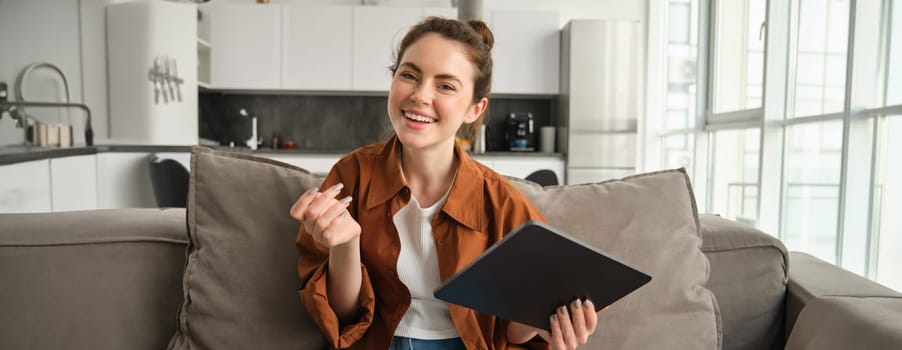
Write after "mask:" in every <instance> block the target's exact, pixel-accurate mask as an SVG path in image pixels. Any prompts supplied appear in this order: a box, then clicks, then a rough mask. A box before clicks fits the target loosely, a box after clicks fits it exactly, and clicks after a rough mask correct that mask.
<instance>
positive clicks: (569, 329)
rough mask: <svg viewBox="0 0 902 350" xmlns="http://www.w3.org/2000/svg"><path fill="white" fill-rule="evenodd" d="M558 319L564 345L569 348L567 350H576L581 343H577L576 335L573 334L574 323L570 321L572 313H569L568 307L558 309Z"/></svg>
mask: <svg viewBox="0 0 902 350" xmlns="http://www.w3.org/2000/svg"><path fill="white" fill-rule="evenodd" d="M557 319H558V328H559V329H560V330H561V336H562V337H563V341H564V345H566V346H567V349H576V347H577V346H579V342H577V340H576V334H575V333H574V332H573V322H572V321H570V312H568V311H567V305H563V306H560V307H558V308H557Z"/></svg>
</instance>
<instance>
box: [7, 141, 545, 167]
mask: <svg viewBox="0 0 902 350" xmlns="http://www.w3.org/2000/svg"><path fill="white" fill-rule="evenodd" d="M191 147H192V146H157V145H96V146H80V147H69V148H52V147H27V146H0V165H7V164H15V163H21V162H28V161H34V160H42V159H51V158H62V157H71V156H79V155H86V154H98V153H109V152H186V153H187V152H191ZM213 148H215V149H219V150H223V151H230V152H239V153H255V154H268V155H272V154H279V155H324V156H328V155H338V156H340V155H344V154H345V153H347V152H349V151H335V150H310V149H270V148H261V149H259V150H256V151H251V150H250V149H248V148H243V147H235V148H231V147H224V146H220V147H213ZM473 156H474V157H478V158H481V157H517V158H520V157H553V158H563V154H561V153H542V152H486V153H481V154H473Z"/></svg>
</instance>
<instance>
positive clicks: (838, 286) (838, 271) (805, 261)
mask: <svg viewBox="0 0 902 350" xmlns="http://www.w3.org/2000/svg"><path fill="white" fill-rule="evenodd" d="M791 261H792V267H791V268H790V270H789V282H788V283H787V293H786V334H788V335H789V339H788V341H787V349H809V348H810V349H826V348H834V349H846V348H857V349H878V348H882V347H880V346H879V345H880V344H895V346H898V345H899V344H902V294H900V293H898V292H896V291H893V290H892V289H890V288H887V287H885V286H882V285H880V284H878V283H875V282H873V281H871V280H868V279H866V278H864V277H861V276H859V275H856V274H854V273H852V272H849V271H847V270H844V269H842V268H840V267H837V266H835V265H833V264H830V263H827V262H826V261H823V260H820V259H818V258H816V257H814V256H811V255H809V254H805V253H801V252H792V253H791ZM865 344H871V345H872V346H868V345H865ZM885 346H886V345H884V347H885Z"/></svg>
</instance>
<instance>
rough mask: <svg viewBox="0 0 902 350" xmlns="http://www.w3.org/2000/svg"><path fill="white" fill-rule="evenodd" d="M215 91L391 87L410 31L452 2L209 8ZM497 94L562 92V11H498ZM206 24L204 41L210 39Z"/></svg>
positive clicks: (450, 13)
mask: <svg viewBox="0 0 902 350" xmlns="http://www.w3.org/2000/svg"><path fill="white" fill-rule="evenodd" d="M201 8H202V9H203V12H204V13H203V14H204V17H203V18H204V19H203V20H202V21H207V22H208V23H209V34H208V36H209V41H210V43H209V44H210V47H211V49H210V50H209V55H210V63H211V64H210V65H211V68H210V83H211V84H210V85H211V88H213V89H238V90H278V89H284V90H305V91H362V92H386V91H388V89H389V87H390V86H391V73H390V71H389V66H391V64H392V60H393V59H394V54H395V52H394V50H396V49H397V48H398V45H399V44H400V42H401V40H402V39H403V38H404V35H405V34H406V33H407V31H408V29H409V28H410V27H411V26H413V25H414V24H416V23H417V22H419V21H420V20H422V19H423V18H426V17H429V16H438V17H445V18H456V17H457V9H456V8H449V7H403V6H307V5H275V4H268V5H258V4H237V3H217V4H210V5H204V6H202V7H201ZM488 17H489V18H487V22H489V23H490V27H491V28H492V31H493V33H494V35H495V48H494V50H493V57H494V61H495V65H494V67H495V68H494V69H495V73H494V86H493V89H492V90H493V92H494V93H501V94H540V95H555V94H557V93H558V75H559V63H558V61H559V58H558V56H559V51H560V49H559V46H560V45H559V42H560V34H559V33H560V31H559V16H558V14H557V12H547V11H546V12H536V11H494V12H491V14H490V15H488ZM205 27H206V26H205V25H204V24H203V23H202V25H201V27H200V28H201V29H200V32H201V34H200V35H201V38H204V37H206V36H207V34H206V33H205V29H203V28H205Z"/></svg>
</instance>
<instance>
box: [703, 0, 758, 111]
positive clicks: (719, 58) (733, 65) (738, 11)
mask: <svg viewBox="0 0 902 350" xmlns="http://www.w3.org/2000/svg"><path fill="white" fill-rule="evenodd" d="M714 8H715V12H716V14H715V28H714V32H713V33H712V34H713V47H712V48H713V50H714V59H713V62H712V64H713V65H714V66H713V67H714V71H713V78H714V79H713V86H712V92H713V95H712V100H713V101H712V112H713V113H714V114H718V113H724V112H733V111H739V110H746V109H754V108H760V107H761V102H762V96H763V88H764V35H763V33H764V31H763V29H764V23H765V22H764V19H765V14H766V11H765V10H766V8H767V1H766V0H715V7H714Z"/></svg>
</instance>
